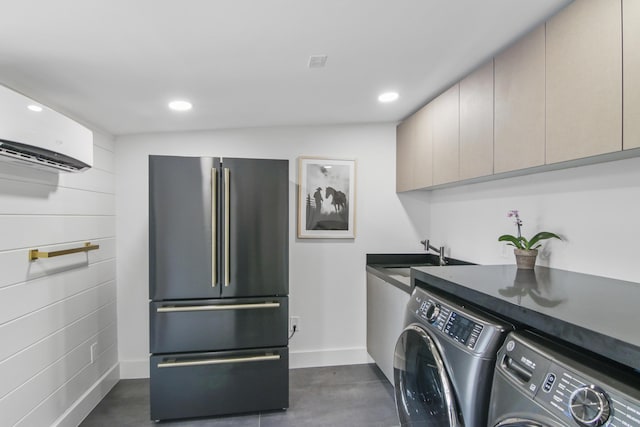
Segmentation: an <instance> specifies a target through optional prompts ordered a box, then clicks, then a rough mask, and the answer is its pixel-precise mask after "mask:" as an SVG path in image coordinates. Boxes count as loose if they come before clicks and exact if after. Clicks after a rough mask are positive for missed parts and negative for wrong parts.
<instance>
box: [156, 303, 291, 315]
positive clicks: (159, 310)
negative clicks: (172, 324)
mask: <svg viewBox="0 0 640 427" xmlns="http://www.w3.org/2000/svg"><path fill="white" fill-rule="evenodd" d="M278 307H280V303H279V302H264V303H257V304H226V305H225V304H219V305H183V306H178V307H176V306H167V307H158V308H157V309H156V312H157V313H180V312H185V311H187V312H188V311H223V310H253V309H261V308H278Z"/></svg>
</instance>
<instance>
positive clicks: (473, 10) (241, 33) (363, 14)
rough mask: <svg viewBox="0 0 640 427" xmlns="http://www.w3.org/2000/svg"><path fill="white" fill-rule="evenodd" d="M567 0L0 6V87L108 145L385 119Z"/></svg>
mask: <svg viewBox="0 0 640 427" xmlns="http://www.w3.org/2000/svg"><path fill="white" fill-rule="evenodd" d="M569 2H570V0H483V1H478V0H394V1H391V0H182V1H179V0H56V1H51V0H20V1H9V0H3V1H2V3H3V5H2V6H3V7H2V9H3V11H2V14H1V15H0V83H1V84H4V85H6V86H9V87H11V88H13V89H15V90H18V91H20V92H23V93H24V94H26V95H28V96H30V97H32V98H34V99H36V100H38V101H40V102H42V103H44V104H46V105H49V106H50V107H53V108H56V109H58V110H59V111H61V112H64V113H66V114H68V115H70V116H72V117H74V118H76V119H78V120H80V121H82V122H84V123H86V124H88V125H91V126H94V127H96V128H97V129H101V130H103V131H106V132H109V133H111V134H113V135H123V134H132V133H148V132H166V131H185V130H202V129H221V128H244V127H257V126H260V127H261V126H301V125H316V124H339V123H369V122H393V121H397V120H400V119H402V118H404V117H406V116H407V115H409V114H410V113H412V112H413V111H415V110H416V109H417V108H418V107H420V106H421V105H423V104H424V103H425V102H426V101H428V100H430V99H431V98H433V97H434V96H435V95H437V94H438V93H440V92H442V91H443V90H444V89H446V88H447V87H448V86H449V85H450V84H452V83H454V82H456V81H457V80H459V79H460V78H461V77H463V76H464V75H465V74H467V73H468V72H469V71H471V70H472V69H474V68H475V67H476V66H477V65H479V64H480V63H482V62H483V61H484V60H486V59H487V58H489V57H491V56H492V55H493V54H495V53H496V52H497V51H499V50H501V49H502V48H503V47H505V46H506V45H508V44H509V43H510V42H512V41H513V40H514V39H516V38H517V37H519V36H520V35H522V34H524V33H525V32H527V31H528V30H529V29H531V28H533V27H535V26H536V25H538V24H539V23H540V22H542V21H544V20H545V18H547V17H548V16H550V15H552V14H553V13H555V12H556V11H557V10H559V9H560V8H562V7H564V6H565V5H566V4H568V3H569ZM311 55H328V60H327V63H326V66H325V67H324V68H320V69H310V68H308V61H309V56H311ZM388 90H395V91H397V92H398V93H399V94H400V98H399V99H398V101H396V102H394V103H390V104H380V103H378V102H377V96H378V95H379V94H380V93H381V92H383V91H388ZM175 98H187V99H189V100H190V101H191V102H192V103H193V110H191V111H190V112H186V113H184V112H183V113H175V112H171V111H169V110H168V109H167V103H168V102H169V101H170V100H172V99H175Z"/></svg>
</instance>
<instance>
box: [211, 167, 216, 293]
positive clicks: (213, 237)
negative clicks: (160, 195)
mask: <svg viewBox="0 0 640 427" xmlns="http://www.w3.org/2000/svg"><path fill="white" fill-rule="evenodd" d="M217 184H218V170H217V169H215V168H213V169H211V287H212V288H215V287H216V284H217V283H218V263H217V258H218V256H217V255H218V253H217V251H216V247H217V245H218V242H217V240H218V235H217V232H218V227H217V225H216V224H217V209H218V198H217V197H218V185H217Z"/></svg>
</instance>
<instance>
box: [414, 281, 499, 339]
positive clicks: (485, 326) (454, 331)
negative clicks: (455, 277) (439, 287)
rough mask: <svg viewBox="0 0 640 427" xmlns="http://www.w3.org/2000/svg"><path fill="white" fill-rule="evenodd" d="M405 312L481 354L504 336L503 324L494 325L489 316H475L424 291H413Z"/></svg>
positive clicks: (459, 306)
mask: <svg viewBox="0 0 640 427" xmlns="http://www.w3.org/2000/svg"><path fill="white" fill-rule="evenodd" d="M408 309H409V310H410V312H412V313H414V314H415V316H416V317H417V318H418V319H420V321H421V322H420V323H422V324H424V325H426V326H429V327H430V328H432V329H435V330H437V331H438V332H439V334H441V335H443V336H446V337H447V338H449V339H451V340H452V341H455V342H456V343H458V344H459V345H462V346H464V347H465V348H467V349H469V350H472V351H475V350H478V351H482V349H483V348H485V345H486V344H487V343H488V342H490V341H491V340H493V339H496V337H497V336H499V335H503V334H505V333H506V332H505V328H504V327H503V326H502V325H498V324H495V323H494V322H492V319H489V318H488V317H487V318H484V317H483V313H477V312H475V311H474V310H470V309H469V308H468V307H463V306H461V305H458V304H455V303H452V302H450V301H447V300H446V299H444V298H442V297H440V296H435V295H432V294H431V293H427V292H426V291H425V290H423V289H418V288H416V291H414V293H413V295H412V298H411V300H410V302H409V307H408ZM483 331H486V332H484V333H483ZM479 343H480V344H479Z"/></svg>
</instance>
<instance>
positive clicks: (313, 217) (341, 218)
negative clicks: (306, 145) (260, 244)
mask: <svg viewBox="0 0 640 427" xmlns="http://www.w3.org/2000/svg"><path fill="white" fill-rule="evenodd" d="M355 202H356V161H355V160H342V159H327V158H319V157H299V158H298V238H300V239H354V238H355V237H356V230H355V226H356V223H355V210H356V209H355V208H356V203H355Z"/></svg>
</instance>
